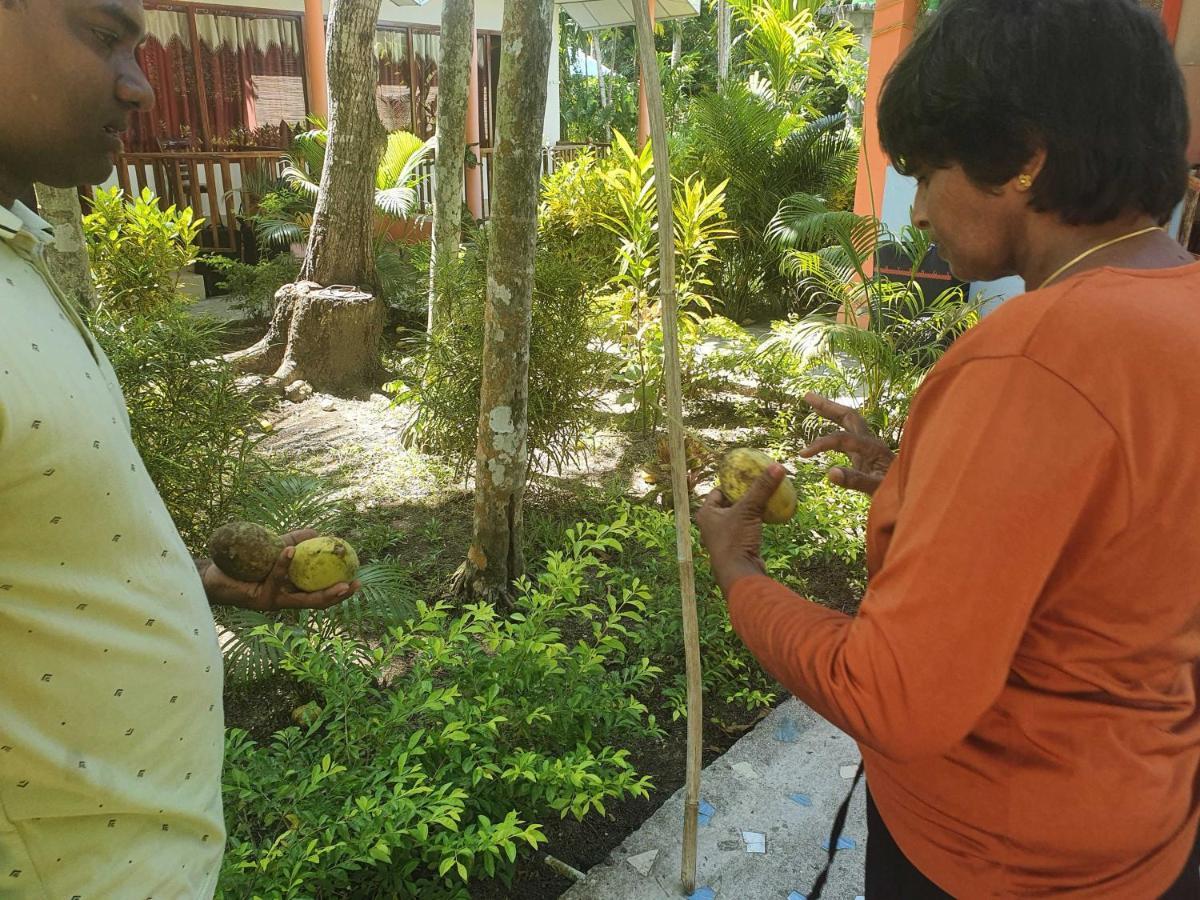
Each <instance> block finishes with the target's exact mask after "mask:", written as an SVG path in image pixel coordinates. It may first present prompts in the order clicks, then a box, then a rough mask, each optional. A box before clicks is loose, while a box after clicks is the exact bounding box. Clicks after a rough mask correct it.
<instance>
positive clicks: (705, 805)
mask: <svg viewBox="0 0 1200 900" xmlns="http://www.w3.org/2000/svg"><path fill="white" fill-rule="evenodd" d="M716 811H717V808H716V807H715V806H713V805H712V804H711V803H709V802H708V801H707V800H701V801H700V808H699V810H698V812H699V815H698V816H697V820H698V821H699V823H700V824H701V825H707V824H708V823H709V822H710V821H712V817H713V815H714V814H715V813H716Z"/></svg>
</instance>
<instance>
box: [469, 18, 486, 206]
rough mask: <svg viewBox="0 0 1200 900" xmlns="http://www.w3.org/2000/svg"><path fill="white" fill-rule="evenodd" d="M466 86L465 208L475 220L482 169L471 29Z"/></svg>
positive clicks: (476, 49) (474, 37)
mask: <svg viewBox="0 0 1200 900" xmlns="http://www.w3.org/2000/svg"><path fill="white" fill-rule="evenodd" d="M468 85H469V86H468V88H467V150H469V151H470V152H471V153H472V154H473V155H474V157H475V165H474V166H469V167H468V168H467V172H466V189H467V210H468V211H469V212H470V213H471V218H472V219H474V220H475V221H476V222H478V221H480V220H481V219H483V171H482V169H480V165H481V164H482V163H481V160H480V156H479V36H478V34H477V32H476V31H475V29H474V28H472V29H471V74H470V77H469V79H468Z"/></svg>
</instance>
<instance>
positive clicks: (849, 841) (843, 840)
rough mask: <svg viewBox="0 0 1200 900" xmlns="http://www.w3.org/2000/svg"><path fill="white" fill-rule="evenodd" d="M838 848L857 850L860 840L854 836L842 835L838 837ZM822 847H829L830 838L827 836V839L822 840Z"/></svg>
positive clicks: (823, 848) (825, 848)
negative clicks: (856, 839)
mask: <svg viewBox="0 0 1200 900" xmlns="http://www.w3.org/2000/svg"><path fill="white" fill-rule="evenodd" d="M837 848H838V849H839V850H857V849H858V842H857V841H855V840H854V838H848V837H840V838H838V842H837ZM821 849H822V850H828V849H829V838H825V840H823V841H821Z"/></svg>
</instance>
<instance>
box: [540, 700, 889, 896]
mask: <svg viewBox="0 0 1200 900" xmlns="http://www.w3.org/2000/svg"><path fill="white" fill-rule="evenodd" d="M859 759H860V757H859V754H858V748H857V747H856V746H855V744H854V742H853V741H852V740H850V738H848V737H847V736H846V735H844V734H843V733H842V732H840V731H838V730H837V729H836V728H834V727H833V726H832V725H829V724H828V723H827V722H825V721H824V720H823V719H820V718H819V717H817V716H816V715H815V714H814V713H813V712H812V711H811V710H809V709H808V708H807V707H806V706H804V705H802V704H801V703H799V702H797V701H796V700H794V699H789V700H788V701H786V702H785V703H784V704H782V705H781V706H780V707H779V708H778V709H776V710H774V711H773V712H772V713H771V714H770V715H769V716H767V717H766V718H765V719H763V721H762V722H760V723H759V724H758V725H757V726H756V727H755V728H754V730H753V731H751V732H750V733H749V734H748V735H746V736H745V737H744V738H742V739H741V740H740V741H738V742H737V743H736V744H735V745H734V746H733V747H732V748H731V749H730V750H729V752H727V753H726V754H725V755H724V756H722V757H721V758H720V759H718V760H717V761H716V762H714V763H713V764H712V765H710V766H709V767H708V768H707V769H705V770H704V773H703V777H702V779H701V788H700V797H701V801H702V802H701V817H700V821H701V825H700V842H699V863H698V865H697V872H696V886H697V890H696V892H695V893H694V894H692V895H690V896H692V897H694V898H695V900H802V898H804V896H805V894H806V893H807V891H808V890H809V889H810V888H811V887H812V883H813V880H814V879H815V878H816V877H817V873H818V872H820V870H821V868H822V866H823V865H824V864H825V861H826V859H827V858H828V853H827V852H826V850H825V849H824V846H826V845H827V842H828V838H829V829H830V826H831V825H832V822H833V818H834V815H835V814H836V812H837V808H838V806H840V805H841V802H842V800H843V799H844V798H845V796H846V793H847V791H849V789H850V785H851V783H852V781H851V779H853V777H854V771H855V769H856V768H857V766H858V762H859ZM706 804H707V805H706ZM710 809H711V814H710V815H708V816H707V817H706V816H705V815H704V814H705V813H706V812H708V811H709V810H710ZM682 823H683V789H682V788H681V789H680V790H679V791H678V792H676V793H675V795H674V796H672V797H671V799H670V800H668V801H667V802H666V803H664V804H663V806H662V807H661V808H660V809H659V810H658V811H657V812H656V813H655V814H654V815H653V816H651V817H650V819H648V820H647V821H646V823H645V824H644V825H642V827H641V828H640V829H639V830H638V831H636V832H635V833H633V834H631V835H630V836H629V837H628V838H626V839H625V842H624V843H623V844H621V846H619V847H617V848H616V849H615V850H614V851H613V852H612V854H610V856H609V859H608V860H607V861H606V862H605V863H602V864H601V865H599V866H596V867H595V868H593V869H592V870H591V871H590V872H588V873H587V878H586V880H584V881H582V882H580V883H579V884H577V885H575V886H574V887H573V888H571V889H570V890H568V891H567V892H566V893H565V894H563V895H562V900H678V898H681V897H685V896H688V895H685V894H684V893H683V889H682V887H681V884H680V880H679V866H680V854H681V850H682ZM866 831H867V829H866V803H865V785H864V784H863V783H862V782H860V783H859V786H858V789H857V790H856V791H855V796H854V801H853V803H852V804H851V806H850V816H849V818H848V819H847V821H846V828H845V831H844V832H843V836H844V838H845V839H848V840H847V841H846V843H845V844H844V845H843V846H844V847H846V849H842V850H840V851H839V852H838V854H837V857H836V860H835V863H834V867H833V871H832V872H831V874H830V878H829V882H828V883H827V884H826V886H825V891H824V893H823V895H822V897H823V900H855V898H857V897H861V895H862V894H863V859H864V852H865V847H866V836H867V834H866ZM851 844H852V846H851Z"/></svg>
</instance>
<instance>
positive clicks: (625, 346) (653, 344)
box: [604, 133, 733, 435]
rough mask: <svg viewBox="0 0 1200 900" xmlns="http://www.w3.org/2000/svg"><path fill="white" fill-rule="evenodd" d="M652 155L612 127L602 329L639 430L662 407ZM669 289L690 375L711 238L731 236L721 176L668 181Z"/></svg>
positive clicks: (713, 250)
mask: <svg viewBox="0 0 1200 900" xmlns="http://www.w3.org/2000/svg"><path fill="white" fill-rule="evenodd" d="M653 168H654V158H653V154H652V150H651V147H650V145H649V144H647V145H646V146H645V147H644V148H643V149H642V150H641V151H635V150H634V149H633V147H632V146H631V145H630V144H629V142H628V141H626V140H625V138H624V137H622V135H621V134H619V133H617V134H616V135H614V145H613V163H612V167H611V168H610V169H609V171H608V172H607V174H606V184H607V187H608V190H609V191H610V193H611V194H612V196H613V198H614V201H615V204H616V207H617V208H616V212H615V214H612V215H609V216H607V218H606V224H607V227H608V228H609V230H610V231H612V233H613V234H614V235H616V237H617V239H618V240H619V242H620V244H619V247H618V250H617V260H618V263H619V268H618V271H617V273H616V274H615V275H614V276H613V277H612V278H611V279H610V282H609V285H608V290H609V292H610V293H609V294H608V295H607V296H606V297H605V298H604V299H605V304H606V306H607V312H608V318H609V329H608V333H607V337H608V338H609V339H610V340H611V341H612V342H613V343H614V344H615V345H616V347H617V350H618V354H619V357H620V361H621V362H620V365H619V367H618V369H617V373H616V378H617V382H618V384H619V385H620V386H621V387H622V388H623V389H624V390H623V392H622V394H621V395H620V400H621V402H622V403H629V404H632V407H633V419H634V422H635V423H636V424H637V426H638V427H640V429H641V430H642V432H643V434H647V435H648V434H649V433H650V432H651V431H653V430H654V428H656V427H657V425H658V416H659V413H660V411H661V409H662V402H661V399H662V396H663V393H664V382H663V322H662V310H661V308H660V293H659V235H658V210H657V200H656V197H657V193H656V187H655V182H654V172H653ZM673 188H674V190H673V196H672V209H673V213H674V243H675V291H676V296H677V299H678V304H679V310H680V314H679V316H678V319H677V326H678V335H679V347H680V357H681V361H682V364H683V373H682V375H683V378H684V381H685V382H687V381H689V380H690V379H691V376H692V374H693V373H692V362H693V360H694V358H695V352H694V351H695V347H696V344H697V342H698V338H699V333H698V323H699V321H700V319H701V317H702V314H704V313H707V312H711V306H710V304H709V293H710V291H709V289H710V288H711V286H712V281H711V279H710V270H711V269H712V268H713V264H714V263H715V262H716V259H717V246H718V242H719V241H722V240H725V239H727V238H729V237H732V236H733V232H732V231H730V230H729V229H728V228H727V227H726V223H727V219H726V216H725V206H724V202H725V193H724V191H725V184H724V182H722V183H721V184H718V185H716V186H715V187H713V188H711V189H710V188H708V187H706V186H705V184H704V182H703V180H700V179H695V178H690V177H689V178H686V179H684V180H682V181H678V180H677V181H676V182H675V184H674V186H673Z"/></svg>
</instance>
